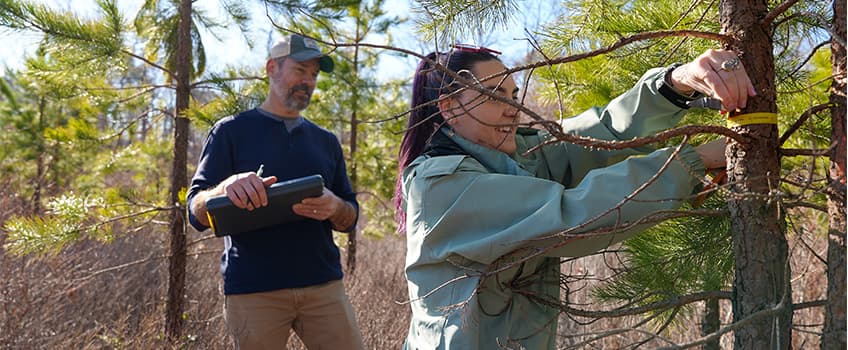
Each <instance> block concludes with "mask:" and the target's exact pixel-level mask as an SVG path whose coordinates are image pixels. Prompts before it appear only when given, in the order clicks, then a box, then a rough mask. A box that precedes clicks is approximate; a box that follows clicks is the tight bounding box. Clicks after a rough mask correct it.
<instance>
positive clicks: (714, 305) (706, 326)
mask: <svg viewBox="0 0 848 350" xmlns="http://www.w3.org/2000/svg"><path fill="white" fill-rule="evenodd" d="M720 326H721V307H720V306H719V303H718V299H708V300H707V301H705V302H704V316H703V317H701V335H704V336H706V335H708V334H713V333H715V332H717V331H718V330H719V327H720ZM701 350H721V343H720V341H719V339H716V340H714V341H711V342H708V343H706V344H704V347H703V348H701Z"/></svg>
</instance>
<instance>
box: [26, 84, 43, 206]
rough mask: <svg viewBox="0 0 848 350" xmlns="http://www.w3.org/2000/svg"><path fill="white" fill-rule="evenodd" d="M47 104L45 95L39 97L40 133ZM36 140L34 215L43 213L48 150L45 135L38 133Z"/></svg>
mask: <svg viewBox="0 0 848 350" xmlns="http://www.w3.org/2000/svg"><path fill="white" fill-rule="evenodd" d="M46 104H47V102H46V101H45V99H44V97H41V98H39V100H38V127H37V129H36V130H37V131H38V132H39V133H42V132H44V108H45V105H46ZM36 142H37V145H38V146H37V147H38V149H37V152H38V155H36V158H35V162H36V163H35V178H34V179H33V191H32V203H31V204H30V208H31V209H32V213H33V214H34V215H41V195H42V192H43V191H44V188H43V186H42V184H43V183H44V172H45V170H44V168H45V166H44V157H45V154H44V151H45V150H46V147H45V145H44V136H43V135H37V136H36Z"/></svg>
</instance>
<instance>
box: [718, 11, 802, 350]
mask: <svg viewBox="0 0 848 350" xmlns="http://www.w3.org/2000/svg"><path fill="white" fill-rule="evenodd" d="M767 4H768V2H767V1H766V0H736V1H728V0H722V1H721V2H720V5H719V6H720V22H721V26H722V31H723V32H724V33H726V34H729V35H731V36H733V37H734V42H731V43H728V45H727V48H729V49H733V50H735V51H737V52H739V53H741V56H740V57H741V59H742V62H743V64H744V65H745V68H746V69H747V71H748V75H749V76H750V77H751V81H752V83H753V84H754V87H755V88H756V90H757V93H758V95H757V96H756V97H754V98H750V99H749V100H748V105H747V107H746V108H745V110H743V111H742V112H741V113H740V114H746V113H754V112H771V113H776V112H777V103H776V90H775V83H774V76H775V73H774V56H773V54H772V49H773V46H772V39H771V30H770V24H762V23H760V19H761V18H764V17H765V15H766V14H767V13H768V7H767ZM733 129H734V131H736V132H738V133H740V134H743V135H745V136H748V142H746V143H737V142H731V143H730V144H729V147H728V149H727V161H728V164H727V166H728V174H729V183H730V184H731V185H730V186H731V190H732V192H733V193H734V195H733V196H731V198H730V200H729V201H728V205H729V209H730V215H731V231H732V235H733V254H734V261H735V266H736V273H735V280H734V286H733V294H734V298H733V301H732V303H733V320H734V321H735V322H738V321H740V320H743V319H746V318H748V317H750V316H751V315H752V314H754V313H756V312H758V311H763V310H769V309H775V308H778V309H779V310H778V311H777V312H776V313H774V314H773V315H770V316H768V317H762V318H759V319H757V320H755V321H753V322H751V323H749V324H748V325H746V326H745V327H743V328H742V329H739V330H737V331H736V332H735V333H734V334H735V340H734V347H735V348H736V349H751V350H759V349H789V347H790V345H791V344H790V342H791V339H792V337H791V328H790V327H791V322H792V308H791V303H792V298H791V295H792V293H791V291H792V290H791V285H790V281H789V265H788V259H787V256H788V245H787V242H786V236H785V224H784V218H783V214H782V212H781V210H780V208H779V206H778V204H779V200H777V199H776V198H770V197H769V194H770V192H771V191H777V190H778V189H779V187H780V176H779V175H780V161H779V157H778V152H777V151H778V147H779V144H778V134H777V125H774V124H752V125H744V126H739V127H734V128H733Z"/></svg>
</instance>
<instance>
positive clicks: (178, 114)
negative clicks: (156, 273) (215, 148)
mask: <svg viewBox="0 0 848 350" xmlns="http://www.w3.org/2000/svg"><path fill="white" fill-rule="evenodd" d="M191 3H192V0H182V1H181V2H180V8H179V11H180V22H179V24H178V25H177V64H176V73H175V74H176V83H177V95H176V108H175V109H176V111H175V113H174V162H173V164H172V167H171V189H170V190H171V193H170V203H169V204H171V205H177V206H178V208H176V209H174V210H172V211H171V221H170V239H171V242H170V255H169V258H168V302H167V306H166V307H167V310H166V315H165V334H166V335H167V337H168V339H169V340H171V341H176V340H178V339H179V338H180V336H181V333H182V327H183V317H182V316H183V295H184V294H185V272H186V236H185V231H186V229H185V208H182V207H181V206H179V205H178V203H180V193H182V190H183V189H184V188H186V187H187V185H188V183H187V182H188V181H187V178H186V176H187V175H186V172H187V170H186V158H187V152H188V131H189V120H188V118H186V117H185V116H184V115H183V113H184V112H185V110H186V109H188V107H189V99H190V98H191V87H190V84H189V83H190V82H191V11H192V9H191Z"/></svg>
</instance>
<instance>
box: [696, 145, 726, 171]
mask: <svg viewBox="0 0 848 350" xmlns="http://www.w3.org/2000/svg"><path fill="white" fill-rule="evenodd" d="M725 148H727V139H725V138H723V137H722V138H720V139H717V140H713V141H710V142H707V143H705V144H703V145H700V146H697V147H695V152H696V153H698V155H699V156H701V161H702V162H703V163H704V167H705V168H707V170H709V169H724V168H725V167H727V158H726V157H725V156H724V150H725Z"/></svg>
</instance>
